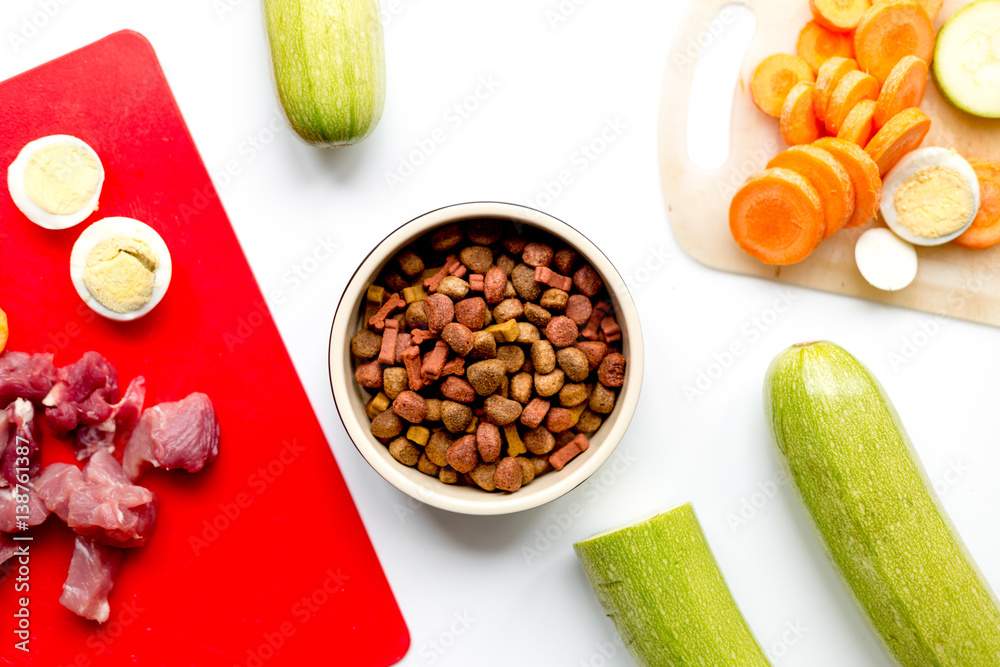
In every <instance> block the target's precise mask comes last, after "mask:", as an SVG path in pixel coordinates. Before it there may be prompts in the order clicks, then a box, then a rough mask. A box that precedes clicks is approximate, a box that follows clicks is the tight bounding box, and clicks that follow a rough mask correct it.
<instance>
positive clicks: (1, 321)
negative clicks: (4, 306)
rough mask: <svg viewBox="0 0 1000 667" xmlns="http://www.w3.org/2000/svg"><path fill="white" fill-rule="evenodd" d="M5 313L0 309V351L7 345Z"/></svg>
mask: <svg viewBox="0 0 1000 667" xmlns="http://www.w3.org/2000/svg"><path fill="white" fill-rule="evenodd" d="M8 333H9V332H8V330H7V313H5V312H3V311H2V310H0V352H3V351H4V348H5V347H7V335H8Z"/></svg>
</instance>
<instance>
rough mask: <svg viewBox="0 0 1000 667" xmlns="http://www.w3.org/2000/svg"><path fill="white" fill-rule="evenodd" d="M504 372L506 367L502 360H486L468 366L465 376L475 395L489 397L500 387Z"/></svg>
mask: <svg viewBox="0 0 1000 667" xmlns="http://www.w3.org/2000/svg"><path fill="white" fill-rule="evenodd" d="M506 370H507V365H506V364H505V363H504V362H503V361H502V360H500V359H487V360H486V361H477V362H476V363H474V364H472V365H471V366H469V367H468V368H467V369H466V371H465V376H466V378H468V380H469V384H471V385H472V386H473V387H474V388H475V390H476V393H477V394H479V395H480V396H489V395H490V394H492V393H493V392H495V391H496V390H497V388H498V387H499V386H500V383H501V382H502V381H503V378H504V376H505V371H506Z"/></svg>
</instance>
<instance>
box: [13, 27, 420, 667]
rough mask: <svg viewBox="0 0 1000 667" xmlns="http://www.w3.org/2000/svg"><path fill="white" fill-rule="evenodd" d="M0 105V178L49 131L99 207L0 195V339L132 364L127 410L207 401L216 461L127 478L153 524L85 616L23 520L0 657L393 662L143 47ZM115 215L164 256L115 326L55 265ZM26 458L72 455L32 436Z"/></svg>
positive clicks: (25, 88)
mask: <svg viewBox="0 0 1000 667" xmlns="http://www.w3.org/2000/svg"><path fill="white" fill-rule="evenodd" d="M177 38H178V39H184V37H183V36H181V35H178V36H177ZM0 109H2V110H3V111H2V113H0V166H2V167H3V170H2V174H3V177H4V179H6V173H7V169H6V166H7V165H8V164H10V162H11V161H12V160H13V159H14V157H15V156H16V155H17V153H18V151H20V149H21V147H22V146H23V145H24V144H26V143H27V142H28V141H30V140H32V139H37V138H38V137H41V136H46V135H49V134H56V133H59V134H64V133H65V134H72V135H75V136H78V137H80V138H81V139H83V140H84V141H86V142H87V143H89V144H90V145H91V146H93V147H94V149H95V150H96V151H97V153H98V155H100V157H101V160H102V162H103V164H104V166H105V169H106V172H107V179H106V181H105V184H104V190H103V192H102V195H101V202H100V209H99V210H98V211H97V212H96V213H94V214H93V215H92V216H91V217H90V218H89V219H88V220H87V221H86V222H84V223H82V224H80V225H78V226H76V227H73V228H71V229H67V230H63V231H50V230H46V229H42V228H41V227H38V226H36V225H34V224H32V223H31V222H29V221H28V220H27V218H25V217H24V216H23V215H22V214H21V213H20V212H18V211H17V210H16V208H15V207H14V204H13V202H12V201H11V199H10V196H9V194H8V192H7V187H6V182H4V183H3V184H2V187H0V250H2V252H0V307H2V308H3V309H4V310H5V311H6V312H7V315H8V317H9V320H10V342H9V344H8V348H9V349H13V350H23V351H27V352H52V353H54V354H55V361H56V363H57V364H60V365H62V364H66V363H69V362H72V361H75V360H76V359H78V358H79V356H80V355H81V354H82V353H83V352H85V351H86V350H97V351H99V352H101V353H102V354H104V355H105V356H106V357H107V358H108V360H109V361H110V362H111V363H112V364H114V365H115V366H116V367H117V369H118V373H119V377H120V379H121V383H122V386H125V384H127V382H128V381H129V380H130V379H131V378H132V377H134V376H135V375H138V374H142V375H145V377H146V380H147V389H148V393H147V396H146V401H147V405H153V404H155V403H158V402H160V401H165V400H176V399H178V398H181V397H183V396H185V395H187V394H188V393H190V392H191V391H195V390H198V391H203V392H205V393H207V394H208V395H209V396H211V397H212V400H213V401H214V403H215V407H216V411H217V413H218V416H219V423H220V426H221V441H220V446H219V448H220V453H219V460H218V461H217V462H216V463H214V464H212V465H211V466H209V467H207V468H205V469H204V470H203V471H201V472H199V473H197V474H194V475H192V474H187V473H185V472H183V471H174V472H170V473H168V472H164V471H160V470H153V471H150V472H149V473H147V474H146V475H145V476H144V477H143V478H142V480H141V483H142V484H143V485H144V486H148V487H149V488H150V489H151V490H153V491H154V492H155V493H156V494H157V495H158V496H159V499H160V506H159V514H158V517H157V523H156V528H155V530H154V532H153V535H152V537H151V538H150V540H149V543H148V544H147V545H146V546H145V547H142V548H139V549H130V550H128V552H127V553H126V554H125V557H124V559H123V562H122V568H121V572H120V573H119V575H118V577H117V578H116V581H115V587H114V590H113V591H112V592H111V597H110V602H111V618H110V619H109V620H108V622H107V623H105V624H104V625H98V624H97V623H94V622H91V621H86V620H84V619H81V618H78V617H77V616H75V615H74V614H72V613H71V612H70V611H68V610H66V609H65V608H63V607H62V606H61V605H60V604H59V602H58V600H59V595H60V592H61V588H62V583H63V581H65V579H66V572H67V570H68V568H69V559H70V555H71V553H72V550H73V535H72V533H70V531H69V529H67V528H66V526H64V525H62V524H61V522H60V521H59V519H58V517H55V516H50V517H49V518H48V519H47V520H46V521H45V523H43V524H42V525H41V526H39V527H38V528H35V529H32V530H31V531H29V534H30V535H31V536H32V537H33V538H34V539H33V541H32V542H31V543H30V544H31V546H30V557H29V559H28V560H29V562H28V563H27V564H26V566H27V570H26V572H25V574H24V575H23V578H24V580H25V581H24V582H19V581H17V579H20V578H22V576H21V573H20V572H18V570H17V569H11V568H10V564H8V566H7V568H6V569H5V570H4V572H3V575H2V576H0V637H2V640H0V665H25V666H31V667H56V666H61V665H66V666H69V665H73V666H74V667H89V666H96V665H110V666H116V667H117V666H120V665H122V666H123V665H169V666H171V667H180V666H185V665H197V666H198V667H216V666H217V667H233V666H234V665H241V666H242V665H245V666H248V667H249V666H257V667H261V666H263V665H266V666H267V667H272V666H283V665H287V666H297V665H321V664H324V665H352V666H356V667H362V666H364V667H384V666H385V665H389V664H392V663H394V662H396V661H398V660H399V659H400V658H401V657H402V656H403V654H404V653H405V652H406V649H407V647H408V645H409V635H408V632H407V629H406V625H405V623H404V622H403V618H402V616H401V614H400V612H399V608H398V607H397V605H396V602H395V600H394V598H393V595H392V591H391V590H390V588H389V585H388V583H387V582H386V579H385V575H384V574H383V573H382V568H381V567H380V566H379V562H378V559H377V558H376V555H375V552H374V550H373V549H372V546H371V543H370V542H369V540H368V535H367V534H366V532H365V528H364V526H363V525H362V523H361V519H360V518H359V516H358V512H357V510H356V509H355V507H354V503H353V502H352V500H351V496H350V493H349V492H348V489H347V486H346V485H345V483H344V479H343V477H341V474H340V471H339V469H338V468H337V463H336V461H335V460H334V458H333V453H332V452H331V451H330V446H329V444H328V443H327V441H326V438H325V437H324V435H323V431H322V429H321V428H320V425H319V422H318V420H317V419H316V415H315V413H314V412H313V410H312V407H311V406H310V403H309V398H308V397H307V396H306V393H305V391H304V390H303V388H302V384H301V383H300V382H299V379H298V376H297V375H296V373H295V369H294V367H293V366H292V362H291V359H290V358H289V356H288V353H287V351H286V350H285V346H284V345H283V343H282V341H281V337H280V335H279V334H278V330H277V328H276V327H275V324H274V321H273V320H272V319H271V315H270V313H269V311H268V308H267V305H266V304H265V302H264V298H263V296H262V295H261V291H260V289H259V288H258V286H257V283H256V282H255V281H254V277H253V274H252V273H251V271H250V266H249V264H248V263H247V260H246V258H245V257H244V255H243V252H242V250H241V249H240V245H239V242H238V241H237V238H236V235H235V234H234V232H233V228H232V226H231V225H230V223H229V219H228V218H227V217H226V212H225V211H224V210H223V208H222V204H221V202H220V201H219V196H218V193H217V192H216V191H215V189H214V188H213V186H212V182H211V180H210V179H209V176H208V173H207V172H206V170H205V166H204V164H203V163H202V161H201V158H200V157H199V155H198V151H197V149H196V148H195V145H194V142H193V141H192V139H191V135H190V134H189V133H188V130H187V127H186V126H185V124H184V119H183V118H182V117H181V113H180V110H179V109H178V107H177V104H176V102H175V101H174V98H173V95H172V94H171V92H170V88H169V86H168V85H167V81H166V79H165V78H164V76H163V71H162V70H161V69H160V65H159V63H158V62H157V59H156V55H155V54H154V53H153V49H152V47H151V46H150V45H149V43H148V42H147V41H146V40H145V38H143V37H142V36H141V35H139V34H138V33H135V32H130V31H123V32H118V33H115V34H113V35H111V36H110V37H107V38H105V39H102V40H101V41H99V42H96V43H94V44H91V45H90V46H87V47H84V48H82V49H80V50H78V51H75V52H73V53H70V54H69V55H66V56H63V57H62V58H59V59H57V60H54V61H52V62H50V63H47V64H45V65H42V66H41V67H38V68H36V69H33V70H31V71H28V72H25V73H24V74H21V75H19V76H16V77H14V78H12V79H9V80H7V81H4V82H3V83H0ZM216 120H217V122H219V123H224V122H227V119H226V117H225V116H224V115H222V114H221V113H220V114H219V115H218V117H217V119H216ZM261 196H262V197H281V196H282V193H280V192H264V193H261ZM115 215H123V216H131V217H135V218H139V219H140V220H143V221H145V222H147V223H148V224H149V225H150V226H152V227H153V228H154V229H156V230H157V231H158V232H159V233H160V235H161V236H162V237H163V239H164V240H165V241H166V243H167V246H168V247H169V248H170V253H171V257H172V259H173V278H172V279H171V283H170V288H169V290H168V291H167V293H166V295H165V296H164V298H163V301H162V302H161V303H160V304H159V305H158V306H157V307H156V308H155V309H154V310H153V311H152V312H150V313H149V314H148V315H146V316H145V317H143V318H142V319H139V320H136V321H134V322H113V321H111V320H106V319H103V318H101V317H99V316H97V315H95V314H94V313H93V312H92V311H91V310H90V309H89V308H88V307H87V306H86V305H84V304H83V302H82V301H81V300H80V297H79V296H78V295H77V293H76V291H75V290H74V289H73V285H72V283H71V281H70V277H69V256H70V249H71V248H72V246H73V242H74V241H75V240H76V238H77V237H78V236H79V235H80V232H82V231H83V230H84V229H85V228H86V227H87V226H88V224H89V223H90V222H92V221H93V220H95V219H97V218H101V217H106V216H115ZM273 224H281V225H284V226H285V227H286V228H287V227H288V226H289V221H287V220H283V221H274V222H273ZM292 227H294V223H292ZM332 297H333V295H331V298H332ZM316 324H317V326H328V323H325V322H317V323H316ZM331 409H332V405H331ZM42 458H43V463H44V464H45V465H48V464H49V463H51V462H53V461H56V460H62V461H72V460H73V455H72V453H71V447H70V446H69V444H67V443H64V442H59V441H57V440H55V439H53V438H47V439H45V440H43V442H42ZM15 565H16V564H15ZM22 584H23V585H27V586H28V588H27V589H24V588H22V587H21V585H22ZM15 588H16V589H17V590H15ZM20 597H25V598H26V599H27V600H28V608H29V610H30V644H29V645H28V646H29V648H30V652H27V653H25V652H22V651H20V650H18V649H17V648H15V641H19V640H18V639H17V638H16V637H15V635H14V633H13V631H14V629H15V624H17V623H19V620H18V619H16V618H15V617H14V613H15V611H16V609H17V607H19V606H20V605H19V604H18V601H19V598H20Z"/></svg>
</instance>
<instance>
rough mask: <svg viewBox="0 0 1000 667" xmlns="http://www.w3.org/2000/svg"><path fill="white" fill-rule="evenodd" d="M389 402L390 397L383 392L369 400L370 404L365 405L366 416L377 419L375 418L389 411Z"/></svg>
mask: <svg viewBox="0 0 1000 667" xmlns="http://www.w3.org/2000/svg"><path fill="white" fill-rule="evenodd" d="M389 402H390V401H389V397H388V396H386V395H385V392H382V391H380V392H379V393H378V394H376V395H375V396H372V397H371V398H370V399H368V402H367V403H365V414H366V415H368V419H369V420H371V419H375V417H377V416H378V415H380V414H382V413H383V412H385V411H386V410H388V409H389Z"/></svg>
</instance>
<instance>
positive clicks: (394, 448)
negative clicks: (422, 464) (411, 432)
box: [389, 438, 420, 468]
mask: <svg viewBox="0 0 1000 667" xmlns="http://www.w3.org/2000/svg"><path fill="white" fill-rule="evenodd" d="M389 454H391V455H392V458H394V459H396V460H397V461H399V462H400V463H402V464H403V465H404V466H409V467H411V468H412V467H413V466H415V465H417V461H419V460H420V448H419V447H417V446H416V445H414V444H413V443H412V442H410V441H409V440H407V439H406V438H396V439H395V440H393V441H392V442H390V443H389Z"/></svg>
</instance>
